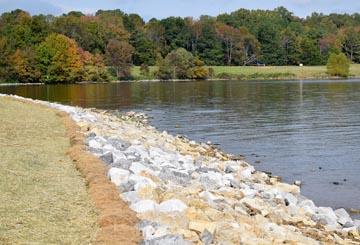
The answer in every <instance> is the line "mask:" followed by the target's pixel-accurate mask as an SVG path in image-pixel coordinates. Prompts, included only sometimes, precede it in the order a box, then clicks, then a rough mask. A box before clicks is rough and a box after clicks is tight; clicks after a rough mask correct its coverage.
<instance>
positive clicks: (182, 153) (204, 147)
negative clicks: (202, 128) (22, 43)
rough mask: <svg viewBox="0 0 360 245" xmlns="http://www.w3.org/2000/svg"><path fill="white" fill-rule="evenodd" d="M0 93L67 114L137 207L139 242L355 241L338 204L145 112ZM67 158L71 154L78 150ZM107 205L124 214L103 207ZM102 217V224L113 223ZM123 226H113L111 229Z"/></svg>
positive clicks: (354, 229) (358, 224)
mask: <svg viewBox="0 0 360 245" xmlns="http://www.w3.org/2000/svg"><path fill="white" fill-rule="evenodd" d="M5 97H7V98H17V99H21V100H24V101H27V102H31V103H35V104H40V105H44V106H48V107H50V108H53V109H56V110H58V111H62V112H66V113H67V114H68V115H69V117H70V118H72V120H74V121H76V124H77V125H78V127H79V128H80V129H81V133H82V134H83V136H81V138H82V137H85V140H86V149H87V150H88V151H89V152H90V153H92V154H93V157H96V158H99V159H101V160H102V161H103V164H106V169H107V170H108V172H107V177H108V178H109V179H110V180H111V182H112V183H113V184H114V185H116V191H118V192H119V193H120V195H121V198H122V199H123V200H125V201H126V202H127V203H128V206H129V207H130V209H132V210H133V211H134V212H136V214H137V217H138V219H139V223H138V224H137V228H138V229H139V231H141V234H142V239H143V240H144V241H143V242H142V244H145V245H150V244H175V243H176V244H191V243H195V244H198V243H200V242H202V243H208V244H211V243H214V244H218V243H226V244H240V243H245V244H273V243H274V242H276V243H279V244H283V243H294V244H295V243H296V244H297V243H299V244H319V242H320V243H324V244H358V243H359V242H360V235H359V232H360V221H359V220H352V219H351V217H350V216H349V215H348V213H347V212H346V211H345V210H344V209H341V208H340V209H337V210H333V209H332V208H328V207H317V206H315V205H314V203H313V202H312V201H311V200H309V199H307V198H305V197H304V196H302V195H301V193H300V187H299V186H298V185H290V184H285V183H283V182H281V180H280V179H279V178H278V177H276V176H271V175H269V174H266V173H263V172H259V171H256V170H255V169H254V167H253V166H251V165H249V164H248V163H246V162H245V161H244V160H241V159H238V158H237V157H236V156H232V155H228V154H225V153H223V152H221V151H220V150H218V149H217V148H216V147H214V146H212V145H211V144H203V143H201V144H199V143H196V142H194V141H191V140H189V139H186V138H184V137H182V136H176V137H175V136H172V135H170V134H168V133H167V132H165V131H164V132H159V131H157V130H156V129H155V128H154V127H152V126H150V125H148V124H147V119H146V116H145V115H144V114H139V113H132V112H129V113H127V114H114V113H110V112H106V111H103V110H98V109H83V108H79V107H72V106H65V105H61V104H56V103H49V102H45V101H37V100H31V99H26V98H22V97H18V96H5ZM78 137H79V136H77V137H75V139H74V138H72V140H75V141H77V140H79V138H78ZM82 141H83V140H82ZM81 144H83V143H81ZM82 147H83V146H81V148H82ZM84 149H85V148H84ZM87 154H88V153H87ZM73 155H74V156H73V158H75V159H77V157H78V152H77V151H73ZM80 165H81V164H80ZM104 166H105V165H104ZM97 174H98V175H99V176H100V175H103V177H105V176H106V173H105V172H102V171H98V173H97ZM90 176H92V177H90ZM90 176H89V180H91V179H93V178H94V176H93V175H92V174H90ZM95 182H97V181H95ZM93 184H94V185H93V187H94V186H95V184H96V183H93ZM90 187H91V184H90ZM114 189H115V188H114ZM93 191H94V192H95V193H97V192H96V191H95V190H93ZM117 197H118V195H117ZM101 200H102V199H98V201H100V203H103V202H101ZM114 210H118V211H120V210H121V211H124V209H120V210H119V209H118V208H113V209H110V211H114ZM105 213H106V212H105ZM107 214H108V215H109V213H107ZM108 217H109V219H106V218H105V219H103V220H104V222H103V224H104V223H105V224H109V223H110V224H114V222H116V221H118V219H114V218H113V216H112V215H109V216H108ZM121 220H128V219H126V218H125V219H121ZM132 224H133V223H132ZM123 228H124V226H121V225H119V226H117V229H118V230H117V231H118V232H122V231H123V230H122V229H123ZM111 230H113V228H111ZM121 234H125V233H124V232H123V233H121ZM126 234H127V233H126ZM127 237H129V238H131V237H132V235H128V236H127ZM122 244H123V243H122Z"/></svg>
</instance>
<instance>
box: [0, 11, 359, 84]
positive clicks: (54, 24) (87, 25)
mask: <svg viewBox="0 0 360 245" xmlns="http://www.w3.org/2000/svg"><path fill="white" fill-rule="evenodd" d="M340 53H343V54H345V55H346V56H347V57H348V59H350V61H351V62H353V63H359V62H360V15H359V14H352V15H349V14H330V15H324V14H320V13H313V14H312V15H310V16H309V17H307V18H300V17H297V16H295V15H294V14H293V13H291V12H290V11H288V10H287V9H285V8H283V7H279V8H276V9H274V10H246V9H239V10H237V11H235V12H232V13H228V14H221V15H219V16H216V17H212V16H207V15H204V16H201V17H199V18H198V19H194V18H191V17H187V18H180V17H168V18H165V19H162V20H158V19H151V20H149V21H147V22H146V21H144V20H143V19H142V18H141V17H140V16H139V15H137V14H127V13H124V12H122V11H121V10H106V11H104V10H99V11H97V12H96V13H95V14H94V15H85V14H83V13H81V12H69V13H67V14H64V15H62V16H52V15H34V16H31V15H30V14H28V13H27V12H25V11H22V10H14V11H12V12H7V13H4V14H2V15H1V17H0V80H3V81H20V82H44V83H55V82H64V83H66V82H76V81H87V80H91V81H108V80H111V79H116V78H117V79H131V76H132V75H131V72H130V68H131V66H132V65H137V66H141V72H142V73H143V74H144V75H146V74H148V73H149V72H150V71H149V66H154V65H156V66H158V67H159V68H158V69H157V70H156V71H155V74H154V76H156V77H158V78H161V79H172V78H179V79H184V78H190V79H197V78H206V77H208V76H211V70H209V69H207V68H206V67H205V66H204V65H207V66H210V65H212V66H214V65H215V66H216V65H239V66H243V65H256V64H258V65H259V64H266V65H299V64H304V65H324V64H326V62H327V60H328V58H329V56H330V55H331V54H340Z"/></svg>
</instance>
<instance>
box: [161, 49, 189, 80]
mask: <svg viewBox="0 0 360 245" xmlns="http://www.w3.org/2000/svg"><path fill="white" fill-rule="evenodd" d="M159 65H160V66H159V71H158V73H157V75H158V77H159V78H161V79H187V78H191V68H193V67H194V56H193V55H192V54H191V53H190V52H188V51H186V50H185V49H183V48H179V49H177V50H174V51H172V52H171V53H169V54H168V55H167V56H166V57H165V59H164V60H163V61H161V62H160V64H159Z"/></svg>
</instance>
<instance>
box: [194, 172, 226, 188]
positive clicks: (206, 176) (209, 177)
mask: <svg viewBox="0 0 360 245" xmlns="http://www.w3.org/2000/svg"><path fill="white" fill-rule="evenodd" d="M200 182H201V183H202V185H203V186H204V187H205V188H206V189H216V188H220V187H223V186H225V183H224V181H223V178H222V175H221V174H220V173H215V172H208V173H201V177H200Z"/></svg>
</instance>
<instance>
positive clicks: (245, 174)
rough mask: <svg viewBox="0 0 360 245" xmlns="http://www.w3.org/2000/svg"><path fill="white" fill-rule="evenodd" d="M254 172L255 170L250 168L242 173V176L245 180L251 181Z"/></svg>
mask: <svg viewBox="0 0 360 245" xmlns="http://www.w3.org/2000/svg"><path fill="white" fill-rule="evenodd" d="M253 172H254V168H252V167H248V168H246V169H244V170H242V171H241V172H240V175H241V176H242V177H243V178H245V179H250V178H251V175H252V173H253Z"/></svg>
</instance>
